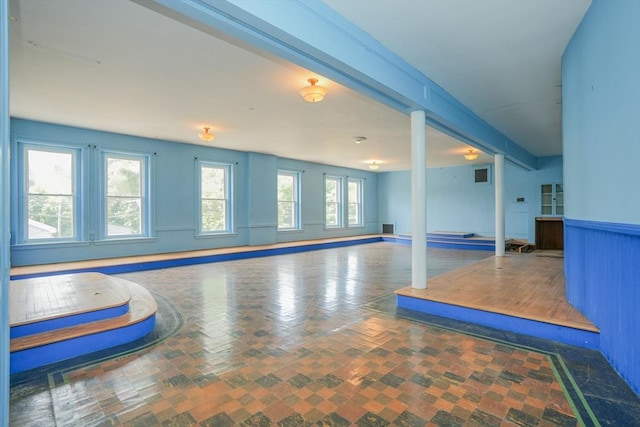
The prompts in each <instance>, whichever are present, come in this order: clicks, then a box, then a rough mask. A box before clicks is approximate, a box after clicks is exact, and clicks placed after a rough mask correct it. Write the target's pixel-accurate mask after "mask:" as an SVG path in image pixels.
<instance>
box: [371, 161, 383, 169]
mask: <svg viewBox="0 0 640 427" xmlns="http://www.w3.org/2000/svg"><path fill="white" fill-rule="evenodd" d="M379 167H380V165H379V164H378V163H376V161H375V160H374V161H373V162H372V163H371V164H370V165H369V169H371V170H378V168H379Z"/></svg>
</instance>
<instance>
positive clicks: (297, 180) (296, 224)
mask: <svg viewBox="0 0 640 427" xmlns="http://www.w3.org/2000/svg"><path fill="white" fill-rule="evenodd" d="M280 175H285V176H290V177H292V178H293V186H294V188H293V198H294V200H292V201H291V202H293V204H294V208H293V215H294V220H293V227H281V226H280V220H279V219H278V225H277V229H278V231H299V230H301V229H302V220H301V218H300V213H301V212H302V210H301V208H300V199H301V191H300V187H301V179H302V178H301V174H300V172H299V171H291V170H285V169H278V173H277V178H276V185H278V184H277V181H278V180H279V179H280ZM276 192H277V189H276ZM280 202H281V201H280V199H279V198H278V194H277V193H276V203H277V204H278V214H279V213H280V205H279V204H280ZM278 217H279V215H278Z"/></svg>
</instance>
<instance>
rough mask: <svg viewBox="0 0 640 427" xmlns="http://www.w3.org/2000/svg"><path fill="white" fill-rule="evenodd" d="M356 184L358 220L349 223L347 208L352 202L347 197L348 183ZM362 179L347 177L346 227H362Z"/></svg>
mask: <svg viewBox="0 0 640 427" xmlns="http://www.w3.org/2000/svg"><path fill="white" fill-rule="evenodd" d="M351 183H354V184H358V201H357V202H355V203H356V204H357V205H358V222H356V223H353V224H352V223H351V222H350V221H349V208H350V207H351V205H352V204H353V203H354V202H352V201H351V200H350V199H349V184H351ZM363 204H364V179H362V178H347V227H349V228H357V227H364V209H363Z"/></svg>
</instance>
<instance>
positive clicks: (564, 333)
mask: <svg viewBox="0 0 640 427" xmlns="http://www.w3.org/2000/svg"><path fill="white" fill-rule="evenodd" d="M396 304H397V306H398V307H400V308H406V309H407V310H413V311H417V312H421V313H428V314H433V315H435V316H441V317H448V318H450V319H455V320H461V321H464V322H469V323H475V324H478V325H483V326H488V327H491V328H495V329H500V330H503V331H509V332H516V333H520V334H525V335H531V336H534V337H538V338H544V339H548V340H553V341H558V342H561V343H564V344H569V345H575V346H578V347H583V348H588V349H592V350H597V349H598V348H599V347H600V334H598V333H596V332H591V331H585V330H581V329H575V328H570V327H566V326H560V325H553V324H550V323H545V322H540V321H536V320H530V319H523V318H520V317H514V316H508V315H505V314H499V313H492V312H488V311H484V310H476V309H472V308H467V307H461V306H457V305H452V304H446V303H440V302H436V301H429V300H425V299H420V298H412V297H407V296H404V295H396Z"/></svg>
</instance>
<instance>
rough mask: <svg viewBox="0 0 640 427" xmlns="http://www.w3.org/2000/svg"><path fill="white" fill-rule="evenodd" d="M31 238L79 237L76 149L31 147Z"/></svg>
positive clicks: (28, 155) (28, 151)
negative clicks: (77, 235) (77, 228)
mask: <svg viewBox="0 0 640 427" xmlns="http://www.w3.org/2000/svg"><path fill="white" fill-rule="evenodd" d="M25 154H26V168H27V171H26V174H25V175H26V176H27V180H28V182H27V197H26V199H27V206H26V209H27V219H28V221H27V224H25V229H26V230H27V233H26V234H27V239H28V240H33V239H51V238H53V239H60V238H65V239H68V238H73V237H75V192H74V181H75V175H74V164H75V152H74V151H73V150H60V151H57V150H56V151H53V150H46V149H40V148H38V149H36V148H27V149H26V150H25Z"/></svg>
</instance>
